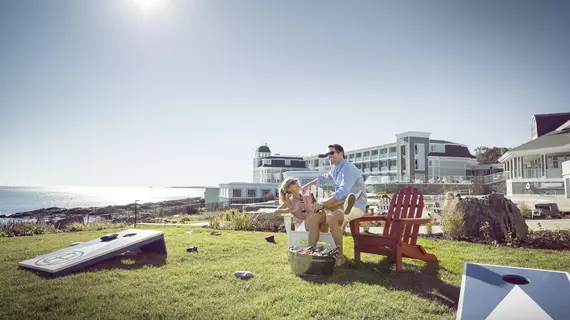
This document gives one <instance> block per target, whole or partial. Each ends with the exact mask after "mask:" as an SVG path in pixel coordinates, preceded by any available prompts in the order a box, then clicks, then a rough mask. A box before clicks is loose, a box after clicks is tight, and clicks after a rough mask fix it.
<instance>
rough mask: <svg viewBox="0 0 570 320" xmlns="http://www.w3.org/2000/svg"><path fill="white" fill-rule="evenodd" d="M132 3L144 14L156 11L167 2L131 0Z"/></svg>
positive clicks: (163, 0)
mask: <svg viewBox="0 0 570 320" xmlns="http://www.w3.org/2000/svg"><path fill="white" fill-rule="evenodd" d="M131 1H132V3H133V4H134V5H135V6H136V7H137V8H138V9H139V10H141V11H143V12H149V11H153V10H156V9H157V8H159V7H160V6H161V5H163V4H164V2H165V0H131Z"/></svg>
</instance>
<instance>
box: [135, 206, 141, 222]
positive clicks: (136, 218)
mask: <svg viewBox="0 0 570 320" xmlns="http://www.w3.org/2000/svg"><path fill="white" fill-rule="evenodd" d="M138 201H140V200H135V228H136V227H137V202H138Z"/></svg>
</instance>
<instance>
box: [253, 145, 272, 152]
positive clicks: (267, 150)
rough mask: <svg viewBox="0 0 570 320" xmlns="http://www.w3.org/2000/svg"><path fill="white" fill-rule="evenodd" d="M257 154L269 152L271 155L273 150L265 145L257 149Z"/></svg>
mask: <svg viewBox="0 0 570 320" xmlns="http://www.w3.org/2000/svg"><path fill="white" fill-rule="evenodd" d="M255 152H269V153H271V150H270V149H269V147H268V146H267V145H264V146H259V147H258V148H257V150H255Z"/></svg>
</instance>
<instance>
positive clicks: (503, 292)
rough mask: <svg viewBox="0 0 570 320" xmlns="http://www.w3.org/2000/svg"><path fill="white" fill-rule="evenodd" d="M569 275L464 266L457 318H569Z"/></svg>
mask: <svg viewBox="0 0 570 320" xmlns="http://www.w3.org/2000/svg"><path fill="white" fill-rule="evenodd" d="M569 318H570V275H569V274H568V272H561V271H550V270H539V269H526V268H515V267H507V266H495V265H486V264H476V263H465V269H464V270H463V279H462V283H461V293H460V295H459V306H458V308H457V319H458V320H459V319H461V320H471V319H478V320H479V319H487V320H491V319H501V320H508V319H516V320H521V319H532V320H542V319H555V320H556V319H569Z"/></svg>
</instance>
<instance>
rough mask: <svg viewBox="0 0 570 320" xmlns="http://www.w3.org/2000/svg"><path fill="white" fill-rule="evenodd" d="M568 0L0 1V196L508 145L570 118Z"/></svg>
mask: <svg viewBox="0 0 570 320" xmlns="http://www.w3.org/2000/svg"><path fill="white" fill-rule="evenodd" d="M568 30H570V2H568V1H562V0H561V1H522V0H518V1H485V0H482V1H452V0H450V1H438V0H433V1H421V0H418V1H412V0H407V1H379V0H370V1H365V0H362V1H332V0H326V1H325V0H313V1H295V0H291V1H266V0H259V1H254V0H247V1H246V0H235V1H217V0H205V1H197V0H185V1H183V0H98V1H77V0H51V1H44V0H35V1H30V0H3V1H0V185H24V186H50V185H57V186H82V185H102V186H150V185H152V186H172V185H217V184H219V183H226V182H231V181H251V180H252V169H253V156H254V152H255V149H256V148H257V147H258V146H260V145H262V144H265V143H267V144H268V145H269V147H270V148H271V150H272V151H273V152H275V153H280V154H283V155H301V156H303V155H311V154H316V153H322V152H324V151H326V150H327V148H326V146H327V145H329V144H331V143H339V144H341V145H343V146H344V148H345V149H346V150H351V149H357V148H364V147H368V146H373V145H379V144H384V143H391V142H394V141H395V139H396V138H395V135H396V134H398V133H401V132H405V131H425V132H430V133H431V138H432V139H444V140H451V141H454V142H459V143H462V144H466V145H467V146H468V147H469V148H470V150H471V151H472V152H473V150H474V149H475V148H476V147H477V146H481V145H482V146H501V147H516V146H517V145H520V144H522V143H524V142H526V141H528V140H529V139H530V119H531V116H532V115H533V114H536V113H551V112H565V111H570V90H569V88H570V59H569V57H570V37H569V36H568Z"/></svg>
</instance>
